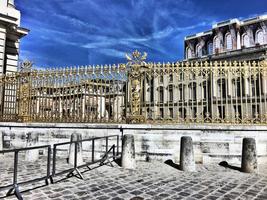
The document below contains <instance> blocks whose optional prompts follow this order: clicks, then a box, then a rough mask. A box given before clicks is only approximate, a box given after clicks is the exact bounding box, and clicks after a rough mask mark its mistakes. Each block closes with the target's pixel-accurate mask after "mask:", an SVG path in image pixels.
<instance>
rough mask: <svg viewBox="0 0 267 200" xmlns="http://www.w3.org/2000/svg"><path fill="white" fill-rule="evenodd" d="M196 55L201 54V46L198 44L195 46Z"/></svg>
mask: <svg viewBox="0 0 267 200" xmlns="http://www.w3.org/2000/svg"><path fill="white" fill-rule="evenodd" d="M196 55H197V57H201V56H202V48H201V46H200V44H198V45H197V47H196Z"/></svg>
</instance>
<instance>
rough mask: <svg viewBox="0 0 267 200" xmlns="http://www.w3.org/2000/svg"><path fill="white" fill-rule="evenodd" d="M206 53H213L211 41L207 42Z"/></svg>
mask: <svg viewBox="0 0 267 200" xmlns="http://www.w3.org/2000/svg"><path fill="white" fill-rule="evenodd" d="M208 54H209V55H211V54H213V43H212V42H210V43H209V44H208Z"/></svg>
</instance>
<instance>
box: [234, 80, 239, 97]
mask: <svg viewBox="0 0 267 200" xmlns="http://www.w3.org/2000/svg"><path fill="white" fill-rule="evenodd" d="M240 84H241V83H240V78H238V79H236V80H235V79H234V80H233V96H234V97H240V96H241V87H240Z"/></svg>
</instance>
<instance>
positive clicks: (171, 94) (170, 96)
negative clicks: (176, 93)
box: [169, 85, 173, 102]
mask: <svg viewBox="0 0 267 200" xmlns="http://www.w3.org/2000/svg"><path fill="white" fill-rule="evenodd" d="M169 101H170V102H173V86H172V85H169Z"/></svg>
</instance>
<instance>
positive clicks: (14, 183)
mask: <svg viewBox="0 0 267 200" xmlns="http://www.w3.org/2000/svg"><path fill="white" fill-rule="evenodd" d="M36 149H47V165H46V174H45V176H43V177H40V178H35V179H32V180H27V181H22V182H18V173H19V171H18V161H19V156H18V155H19V152H22V151H31V150H36ZM7 153H14V168H13V181H12V184H11V185H6V186H1V187H0V189H4V188H10V187H11V188H10V189H9V191H8V192H7V195H11V194H12V192H13V191H14V194H15V196H16V197H17V198H18V199H19V200H21V199H23V198H22V196H21V194H20V191H19V185H25V184H29V183H33V182H37V181H41V180H45V183H46V185H48V184H49V182H48V180H49V179H51V173H50V163H51V146H50V145H44V146H36V147H27V148H20V149H13V150H2V151H0V154H7Z"/></svg>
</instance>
